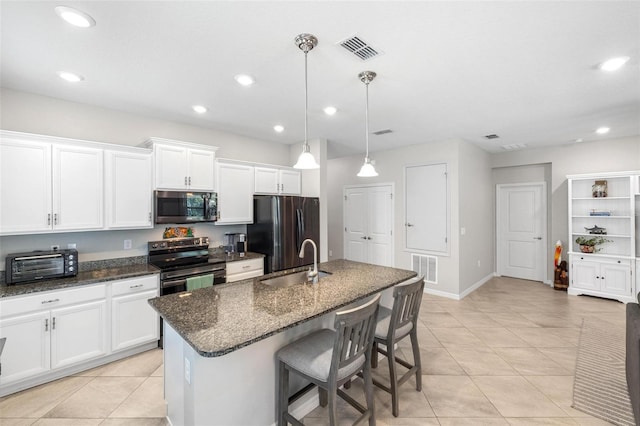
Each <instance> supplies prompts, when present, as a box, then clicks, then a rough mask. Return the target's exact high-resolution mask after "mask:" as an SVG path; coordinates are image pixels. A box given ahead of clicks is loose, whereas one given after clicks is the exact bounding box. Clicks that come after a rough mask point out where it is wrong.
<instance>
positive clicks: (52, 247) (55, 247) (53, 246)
mask: <svg viewBox="0 0 640 426" xmlns="http://www.w3.org/2000/svg"><path fill="white" fill-rule="evenodd" d="M51 250H60V244H52V245H51Z"/></svg>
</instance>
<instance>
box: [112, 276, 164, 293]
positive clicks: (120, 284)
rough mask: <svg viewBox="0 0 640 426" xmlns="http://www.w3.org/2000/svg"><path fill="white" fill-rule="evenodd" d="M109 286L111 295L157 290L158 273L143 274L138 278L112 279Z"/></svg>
mask: <svg viewBox="0 0 640 426" xmlns="http://www.w3.org/2000/svg"><path fill="white" fill-rule="evenodd" d="M111 286H112V287H111V294H112V295H113V296H119V295H121V294H130V293H136V292H138V291H145V290H157V289H158V275H145V276H143V277H138V278H130V279H126V280H120V281H114V282H113V283H112V284H111Z"/></svg>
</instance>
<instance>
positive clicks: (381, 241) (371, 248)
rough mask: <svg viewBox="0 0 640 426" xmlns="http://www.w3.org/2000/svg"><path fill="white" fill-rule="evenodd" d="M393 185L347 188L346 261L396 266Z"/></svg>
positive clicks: (345, 217)
mask: <svg viewBox="0 0 640 426" xmlns="http://www.w3.org/2000/svg"><path fill="white" fill-rule="evenodd" d="M392 194H393V189H392V186H391V185H380V186H366V187H350V188H345V201H344V221H345V259H347V260H354V261H357V262H366V263H373V264H376V265H382V266H393V198H392Z"/></svg>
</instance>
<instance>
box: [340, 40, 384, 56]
mask: <svg viewBox="0 0 640 426" xmlns="http://www.w3.org/2000/svg"><path fill="white" fill-rule="evenodd" d="M338 44H339V45H340V46H342V47H344V48H345V49H347V50H348V51H349V52H351V53H353V54H354V55H356V56H357V57H358V58H360V59H361V60H363V61H367V60H369V59H371V58H375V57H376V56H378V55H380V54H382V52H380V51H379V50H377V49H374V48H373V47H371V46H370V45H369V44H368V43H367V42H366V41H364V40H362V39H361V38H360V37H358V36H352V37H349V38H346V39H344V40H342V41H339V42H338Z"/></svg>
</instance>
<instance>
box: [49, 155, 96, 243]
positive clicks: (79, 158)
mask: <svg viewBox="0 0 640 426" xmlns="http://www.w3.org/2000/svg"><path fill="white" fill-rule="evenodd" d="M102 156H103V150H102V149H96V148H87V147H81V146H73V145H58V144H54V145H53V229H56V230H59V231H62V230H65V231H71V230H74V231H75V230H90V229H101V228H102V226H103V211H104V209H103V204H102V203H103V192H102V191H103V181H102V179H103V168H102V164H103V159H102Z"/></svg>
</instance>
